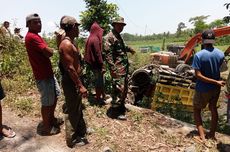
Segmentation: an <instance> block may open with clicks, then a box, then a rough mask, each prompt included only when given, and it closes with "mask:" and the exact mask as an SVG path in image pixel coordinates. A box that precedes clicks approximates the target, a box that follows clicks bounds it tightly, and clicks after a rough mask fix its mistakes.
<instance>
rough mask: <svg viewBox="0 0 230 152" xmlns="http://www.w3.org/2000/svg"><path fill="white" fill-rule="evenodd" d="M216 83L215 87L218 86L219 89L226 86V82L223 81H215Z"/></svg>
mask: <svg viewBox="0 0 230 152" xmlns="http://www.w3.org/2000/svg"><path fill="white" fill-rule="evenodd" d="M216 83H217V85H219V86H221V87H223V86H224V85H225V84H226V82H225V81H223V80H220V81H216Z"/></svg>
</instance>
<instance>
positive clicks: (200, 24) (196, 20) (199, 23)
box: [189, 15, 209, 34]
mask: <svg viewBox="0 0 230 152" xmlns="http://www.w3.org/2000/svg"><path fill="white" fill-rule="evenodd" d="M208 17H209V15H207V16H204V15H202V16H196V17H192V18H190V19H189V22H191V24H193V25H194V26H195V28H194V33H195V34H197V33H200V32H202V31H203V30H205V29H207V28H208V24H206V23H205V21H204V20H206V19H207V18H208Z"/></svg>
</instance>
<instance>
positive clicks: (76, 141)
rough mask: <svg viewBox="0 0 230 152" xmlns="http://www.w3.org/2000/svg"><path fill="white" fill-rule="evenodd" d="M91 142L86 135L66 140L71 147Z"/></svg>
mask: <svg viewBox="0 0 230 152" xmlns="http://www.w3.org/2000/svg"><path fill="white" fill-rule="evenodd" d="M88 143H89V142H88V140H87V139H86V137H79V136H77V137H76V138H75V139H73V140H67V141H66V144H67V146H68V147H70V148H73V147H75V146H77V147H81V146H84V145H86V144H88Z"/></svg>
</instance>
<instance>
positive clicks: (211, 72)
mask: <svg viewBox="0 0 230 152" xmlns="http://www.w3.org/2000/svg"><path fill="white" fill-rule="evenodd" d="M223 59H224V53H223V52H222V51H220V50H219V49H217V48H214V47H210V48H206V49H203V50H201V51H199V52H197V53H196V54H195V56H194V59H193V64H192V67H193V68H194V69H195V70H199V71H200V72H201V73H202V75H204V76H206V77H208V78H211V79H215V80H219V79H220V66H221V64H222V62H223ZM215 87H216V85H214V84H210V83H206V82H204V81H201V80H199V79H198V80H197V83H196V89H197V90H198V91H201V92H205V91H208V90H210V89H213V88H215Z"/></svg>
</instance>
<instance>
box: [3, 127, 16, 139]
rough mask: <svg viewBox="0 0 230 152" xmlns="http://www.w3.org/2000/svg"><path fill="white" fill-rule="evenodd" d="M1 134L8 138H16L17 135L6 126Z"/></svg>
mask: <svg viewBox="0 0 230 152" xmlns="http://www.w3.org/2000/svg"><path fill="white" fill-rule="evenodd" d="M0 134H2V135H3V136H4V137H7V138H14V137H15V136H16V133H15V132H14V131H13V130H12V128H10V127H8V126H5V125H4V126H2V127H1V131H0Z"/></svg>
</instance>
